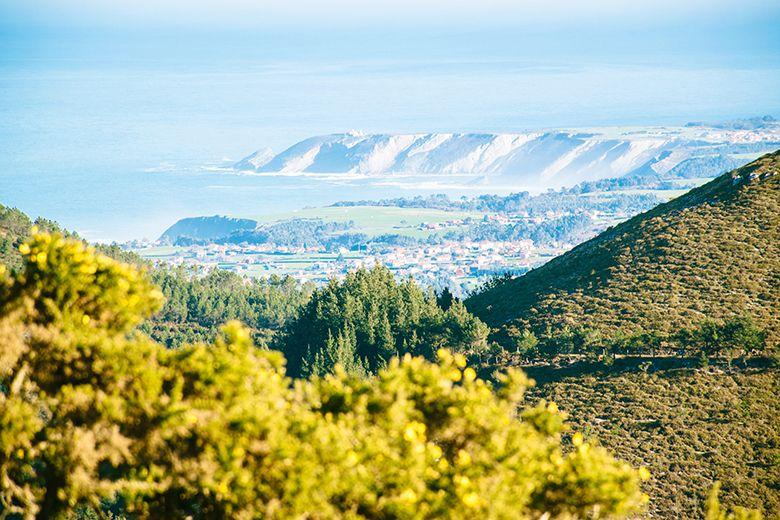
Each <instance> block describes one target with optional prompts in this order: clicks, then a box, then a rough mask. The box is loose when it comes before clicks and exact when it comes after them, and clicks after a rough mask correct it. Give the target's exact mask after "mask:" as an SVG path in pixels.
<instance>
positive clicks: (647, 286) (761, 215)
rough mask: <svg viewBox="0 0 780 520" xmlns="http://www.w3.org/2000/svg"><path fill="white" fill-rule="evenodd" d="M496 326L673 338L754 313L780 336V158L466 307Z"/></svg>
mask: <svg viewBox="0 0 780 520" xmlns="http://www.w3.org/2000/svg"><path fill="white" fill-rule="evenodd" d="M466 304H467V306H468V308H469V310H470V311H472V312H473V313H475V314H476V315H477V316H478V317H480V318H481V319H483V320H484V321H485V322H487V323H488V324H489V325H491V326H494V327H499V326H501V325H503V324H506V323H508V322H516V323H518V324H519V325H521V326H524V327H529V328H531V329H533V330H540V329H541V328H543V327H546V326H551V327H561V326H565V325H568V326H587V327H589V328H593V329H597V330H601V331H602V332H607V333H609V332H614V331H616V330H618V329H621V330H623V331H626V332H638V331H648V330H652V331H659V332H669V331H671V330H672V329H673V328H675V327H681V326H687V325H690V324H691V323H692V322H697V321H700V320H702V319H704V318H716V319H720V318H728V317H732V316H739V315H743V316H744V315H747V316H750V317H752V318H753V319H754V320H755V321H756V322H757V323H758V324H759V325H761V326H763V327H766V328H767V330H768V332H769V336H770V337H769V339H770V342H771V343H774V344H777V341H778V337H779V336H780V312H778V309H780V151H776V152H773V153H771V154H768V155H765V156H763V157H761V158H760V159H758V160H756V161H754V162H752V163H750V164H748V165H747V166H744V167H742V168H739V169H737V170H734V171H732V172H729V173H726V174H724V175H722V176H720V177H718V178H716V179H714V180H713V181H711V182H709V183H707V184H705V185H703V186H701V187H699V188H696V189H693V190H691V191H690V192H688V193H686V194H685V195H683V196H681V197H679V198H677V199H674V200H672V201H670V202H668V203H666V204H661V205H660V206H658V207H656V208H654V209H652V210H650V211H648V212H646V213H642V214H641V215H638V216H636V217H634V218H632V219H630V220H628V221H626V222H624V223H622V224H620V225H618V226H616V227H614V228H612V229H609V230H607V231H605V232H603V233H602V234H600V235H598V236H597V237H595V238H593V239H592V240H589V241H587V242H585V243H583V244H581V245H579V246H577V247H576V248H574V249H572V250H571V251H569V252H568V253H566V254H564V255H561V256H560V257H558V258H555V259H553V260H551V261H550V262H548V263H547V264H545V265H543V266H541V267H539V268H537V269H534V270H532V271H530V272H529V273H527V274H526V275H524V276H522V277H520V278H516V279H513V280H511V281H508V282H506V283H503V284H500V285H498V286H497V287H495V288H493V289H490V290H487V291H485V292H482V293H480V294H477V295H475V296H472V297H471V298H469V299H468V300H467V302H466Z"/></svg>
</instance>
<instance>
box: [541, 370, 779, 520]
mask: <svg viewBox="0 0 780 520" xmlns="http://www.w3.org/2000/svg"><path fill="white" fill-rule="evenodd" d="M648 364H649V363H648ZM778 392H780V372H779V371H778V369H777V368H774V369H773V368H766V367H765V368H751V369H743V370H738V371H727V372H723V371H721V370H719V369H717V368H716V369H709V370H690V369H661V370H658V371H653V370H650V371H649V372H648V373H643V372H641V371H636V372H623V373H617V372H616V371H605V373H601V374H592V375H584V376H583V375H580V376H572V377H565V378H562V379H560V380H556V381H552V382H547V383H542V384H540V385H539V386H538V387H537V388H534V389H533V391H532V392H531V395H530V396H529V397H530V399H531V401H533V400H535V399H538V398H547V399H549V400H553V401H555V403H556V404H557V405H558V407H559V408H560V409H561V410H565V411H566V413H567V414H569V420H570V422H571V423H572V426H573V428H574V430H575V431H581V432H583V433H584V434H585V436H586V438H588V439H591V440H596V441H597V442H599V443H600V444H601V445H603V446H605V447H607V448H608V449H609V450H610V451H612V452H613V453H615V454H616V455H617V456H619V457H621V458H624V459H625V460H627V461H629V462H630V463H631V464H633V465H636V466H646V467H648V468H649V469H650V474H651V478H650V480H649V481H648V482H647V483H646V485H645V492H646V493H648V494H649V495H650V509H649V511H648V513H649V515H648V516H652V517H655V518H702V509H703V506H704V501H705V499H706V497H707V493H708V491H709V489H710V486H711V485H712V483H713V482H714V481H716V480H719V481H720V482H722V484H723V488H722V490H721V493H722V494H721V496H722V499H723V502H724V503H725V504H727V505H729V506H743V507H752V508H758V509H762V510H763V511H764V513H765V516H766V518H776V517H777V515H779V514H780V493H778V488H779V487H780V465H779V464H778V460H780V459H779V458H780V434H779V433H778V429H777V424H778V423H779V422H780V412H778V410H779V409H778V407H777V397H776V396H777V395H778Z"/></svg>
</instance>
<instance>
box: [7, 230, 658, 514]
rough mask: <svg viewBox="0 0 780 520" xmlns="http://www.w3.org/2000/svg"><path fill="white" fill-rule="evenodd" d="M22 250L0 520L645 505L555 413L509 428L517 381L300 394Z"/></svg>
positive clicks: (455, 377) (42, 248)
mask: <svg viewBox="0 0 780 520" xmlns="http://www.w3.org/2000/svg"><path fill="white" fill-rule="evenodd" d="M21 250H22V253H23V255H24V262H25V268H24V270H22V271H19V272H17V273H15V274H13V275H10V276H9V275H8V274H7V273H3V274H0V280H1V281H0V441H1V442H0V515H8V514H18V515H21V516H24V517H28V518H32V517H35V516H37V517H41V518H52V517H56V516H60V515H63V514H66V513H68V512H72V511H75V510H76V509H77V508H79V507H82V506H92V507H96V508H99V507H101V501H108V502H109V503H113V504H114V505H113V507H116V508H120V509H122V510H124V511H126V512H129V513H132V514H137V515H140V516H142V517H155V518H161V517H166V518H171V517H183V516H191V517H195V518H216V517H219V518H225V517H233V518H257V517H266V518H291V517H309V518H337V517H338V518H343V517H347V518H423V517H427V518H431V517H444V516H446V517H452V518H466V517H470V518H475V517H476V518H530V517H538V516H540V515H542V514H544V513H550V514H551V515H552V516H566V515H575V516H594V517H604V516H624V515H627V514H629V513H631V512H633V511H636V510H637V508H639V507H640V505H641V503H642V502H643V500H644V499H643V495H642V494H641V493H640V491H639V482H640V480H641V478H643V477H646V476H647V475H646V472H645V470H639V471H637V470H634V469H632V468H631V467H630V466H629V465H627V464H625V463H622V462H619V461H616V460H614V459H613V458H612V457H611V456H610V455H608V454H607V452H606V451H604V450H603V449H601V448H599V447H596V446H593V445H591V444H589V443H587V442H584V441H583V439H582V436H581V435H579V434H574V436H573V437H572V443H573V446H572V449H570V450H563V449H562V447H561V432H562V431H563V430H564V426H563V422H562V419H563V417H562V415H561V414H560V413H559V412H558V411H557V409H556V407H555V406H554V405H553V404H549V405H548V404H545V403H542V404H540V405H539V406H536V407H534V408H526V409H524V410H522V411H521V412H520V413H518V408H519V407H520V405H521V402H522V399H523V391H524V389H525V387H526V386H527V385H528V381H527V380H526V378H525V377H524V376H523V375H522V374H521V373H520V372H514V371H510V372H508V373H507V374H506V375H505V376H504V377H503V379H502V384H501V385H500V386H498V387H496V388H493V387H492V386H491V385H490V384H489V383H487V382H485V381H483V380H480V379H479V378H477V377H476V374H475V372H474V370H473V369H471V368H470V367H467V366H466V360H465V358H464V357H463V356H461V355H454V354H451V353H450V352H449V351H447V350H444V349H442V350H440V351H439V352H438V353H437V362H436V363H429V362H427V361H425V360H423V359H422V358H419V357H417V358H413V357H411V356H410V355H407V356H405V357H404V358H403V359H402V360H399V359H397V358H396V359H394V360H391V361H390V362H389V363H388V365H387V367H386V368H384V369H382V370H380V371H379V374H378V375H377V376H376V377H371V378H359V377H353V376H349V375H347V374H346V373H344V371H343V370H340V369H338V368H337V369H336V370H335V374H334V375H330V376H326V377H323V378H314V379H313V380H311V381H304V380H299V381H296V382H293V381H292V380H290V379H288V378H287V377H286V376H285V372H284V359H283V357H282V355H281V354H279V353H277V352H272V351H266V350H260V349H257V348H255V347H254V346H253V345H252V342H251V338H250V335H249V333H248V331H247V330H246V329H245V328H243V327H241V326H240V325H239V324H237V323H231V324H229V325H227V326H226V327H225V328H224V329H223V333H222V335H221V336H220V337H219V338H218V339H217V340H216V341H215V342H214V343H213V344H210V345H205V344H196V345H191V346H184V347H182V348H179V349H175V350H170V349H166V348H165V347H163V346H162V345H159V344H157V343H154V342H152V341H151V340H149V339H147V338H146V337H144V336H143V335H141V334H138V333H137V332H134V331H133V329H134V327H135V326H136V325H137V324H138V323H139V321H141V320H142V319H143V318H145V317H148V316H149V315H150V314H152V313H153V312H154V311H156V310H157V309H159V308H160V307H161V306H162V302H163V295H162V293H161V291H160V290H159V289H157V288H156V287H154V286H153V284H152V283H151V282H150V281H149V280H148V279H147V277H146V276H144V275H143V273H139V272H138V271H137V270H136V269H134V268H132V267H129V266H127V265H123V264H120V263H117V262H115V261H114V260H111V259H110V258H108V257H105V256H102V255H99V254H95V253H94V251H92V250H91V249H89V248H85V246H84V245H83V244H82V243H81V242H78V241H70V240H65V239H63V238H62V237H60V236H58V235H48V234H37V235H35V236H34V237H33V238H32V239H31V240H30V241H29V242H27V243H25V244H24V245H22V246H21ZM380 274H381V273H380ZM361 276H366V274H364V275H361ZM105 504H106V502H103V506H102V507H107V506H106V505H105Z"/></svg>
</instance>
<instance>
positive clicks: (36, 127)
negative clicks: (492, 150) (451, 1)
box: [0, 19, 780, 240]
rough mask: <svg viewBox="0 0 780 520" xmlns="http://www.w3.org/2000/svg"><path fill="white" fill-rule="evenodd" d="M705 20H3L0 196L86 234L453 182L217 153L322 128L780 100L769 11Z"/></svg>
mask: <svg viewBox="0 0 780 520" xmlns="http://www.w3.org/2000/svg"><path fill="white" fill-rule="evenodd" d="M772 21H773V20H772V19H770V20H768V21H766V23H767V24H769V23H771V22H772ZM775 21H776V20H775ZM745 23H747V22H745ZM711 29H712V28H710V27H708V26H706V24H704V25H702V26H697V27H693V28H692V29H691V34H690V35H686V36H685V37H686V38H689V39H690V41H692V42H696V41H698V42H699V43H700V44H698V45H697V44H692V45H688V46H686V51H685V53H681V52H677V51H676V49H677V43H676V40H675V39H674V38H670V37H669V34H667V33H664V35H661V36H657V37H653V35H652V34H650V35H649V36H648V38H646V39H645V40H644V41H641V42H637V41H636V40H634V39H633V37H632V31H631V30H630V27H629V28H627V29H626V30H624V31H623V32H620V33H613V34H610V35H608V36H605V35H603V34H600V32H599V30H597V28H596V29H594V30H593V31H592V33H578V34H576V35H573V36H571V35H570V36H569V37H567V38H553V37H552V35H547V34H534V33H533V32H528V31H526V32H522V31H521V32H518V31H516V30H514V29H511V28H506V27H505V28H493V29H490V30H488V29H486V28H484V27H483V28H479V29H476V30H467V29H464V30H462V31H452V30H450V31H448V32H440V31H438V30H436V29H435V28H433V29H430V28H429V29H427V30H425V31H422V30H420V29H419V28H406V29H403V30H401V29H393V30H387V31H384V32H383V31H382V30H364V31H361V30H355V29H351V30H349V31H330V32H313V31H308V32H306V33H305V35H304V31H302V30H295V31H291V30H287V29H283V28H277V29H273V30H271V29H269V30H265V31H251V30H248V29H246V28H239V29H236V30H232V31H231V30H225V31H221V32H216V31H210V32H199V31H198V30H194V29H182V28H176V29H168V30H162V29H160V28H159V27H158V28H152V29H150V28H139V29H138V30H135V31H125V32H117V31H112V30H111V28H110V27H102V28H98V29H94V28H93V29H90V30H82V29H75V28H68V29H63V28H61V27H54V28H52V27H50V26H36V28H35V29H34V30H33V29H30V28H29V27H26V26H24V25H23V24H16V25H14V24H10V25H4V26H2V33H0V45H2V47H0V203H2V204H5V205H10V206H17V207H19V208H20V209H22V210H23V211H25V212H27V213H28V214H31V215H41V216H45V217H47V218H51V219H55V220H57V221H59V222H60V223H61V224H63V225H64V226H66V227H67V228H69V229H73V230H76V231H78V232H79V233H80V234H82V235H83V236H85V237H86V238H89V239H93V240H127V239H131V238H141V237H149V238H156V237H157V236H158V235H159V234H160V232H161V231H162V230H163V229H164V228H166V227H167V226H168V225H170V224H172V223H173V222H175V221H176V220H177V219H179V218H182V217H186V216H195V215H212V214H228V215H257V214H262V213H277V212H281V211H287V210H290V209H295V208H301V207H304V206H316V205H323V204H329V203H332V202H335V201H337V200H345V199H365V198H382V197H393V196H411V195H415V194H417V193H430V192H431V191H436V192H440V191H443V190H441V189H434V190H430V189H423V188H419V189H411V190H410V189H401V188H398V187H392V186H387V185H384V184H381V185H380V184H377V183H375V182H372V181H360V182H349V183H348V182H344V181H341V182H323V181H319V180H312V179H306V178H295V177H270V178H264V177H260V176H239V175H235V174H232V173H228V172H226V171H224V170H221V169H219V167H220V166H225V165H226V164H229V163H230V161H232V160H238V159H240V158H241V157H243V156H244V155H247V154H249V153H250V152H252V151H254V150H256V149H258V148H262V147H265V146H270V147H272V148H273V149H274V150H275V151H277V152H279V151H281V150H282V149H284V148H286V147H287V146H289V145H291V144H293V143H295V142H297V141H298V140H301V139H304V138H306V137H309V136H312V135H317V134H326V133H333V132H345V131H349V130H361V131H364V132H391V133H395V132H399V133H400V132H435V131H441V132H512V131H520V130H525V129H536V128H549V127H564V128H571V127H581V126H605V125H621V126H623V125H681V124H684V123H685V122H687V121H692V120H705V121H718V120H725V119H733V118H740V117H748V116H755V115H763V114H771V115H774V116H780V94H779V93H780V59H779V58H778V52H777V51H778V47H780V44H778V41H777V29H773V28H771V27H769V26H761V27H759V28H758V29H756V31H755V32H753V33H750V32H748V31H747V29H746V28H745V27H743V26H739V27H736V28H726V29H723V28H721V32H720V34H719V35H718V38H716V37H715V36H713V35H712V34H710V33H709V31H710V30H711ZM667 30H668V31H671V30H672V29H669V28H667ZM746 34H748V35H749V37H745V35H746ZM701 42H704V43H701ZM451 192H452V194H453V195H461V194H464V193H467V191H466V190H451Z"/></svg>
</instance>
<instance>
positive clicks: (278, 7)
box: [2, 0, 780, 28]
mask: <svg viewBox="0 0 780 520" xmlns="http://www.w3.org/2000/svg"><path fill="white" fill-rule="evenodd" d="M2 10H3V18H4V20H5V21H6V23H12V24H19V23H21V24H31V23H32V24H46V25H61V24H68V25H71V24H72V25H85V26H89V25H128V24H139V25H149V24H159V25H169V26H170V25H174V26H175V25H179V26H188V25H199V24H200V25H208V26H218V25H226V26H241V27H257V28H261V27H274V26H287V27H291V26H292V27H300V26H304V27H306V26H309V27H310V26H317V27H321V26H322V25H323V24H331V25H334V26H339V27H344V26H355V25H361V24H369V25H404V26H437V25H450V26H451V25H453V24H455V25H466V26H474V25H507V24H514V25H520V26H534V25H536V24H539V23H546V24H554V25H567V24H578V25H581V24H596V25H603V24H606V23H626V24H629V25H639V24H642V25H645V24H660V25H667V24H674V23H675V22H679V21H681V20H685V21H686V22H687V21H694V20H695V21H697V22H704V21H708V22H710V23H715V24H716V25H717V24H718V22H721V23H725V24H734V23H740V22H746V21H747V22H753V21H760V20H767V18H774V19H775V20H776V19H777V15H778V12H780V3H778V2H777V1H776V0H741V1H739V2H735V1H733V0H683V1H681V0H652V1H646V0H644V1H637V0H634V1H627V0H593V1H582V0H478V1H477V0H472V1H463V0H427V1H421V0H369V1H366V0H328V1H322V0H297V1H296V0H5V1H4V2H3V6H2Z"/></svg>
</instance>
